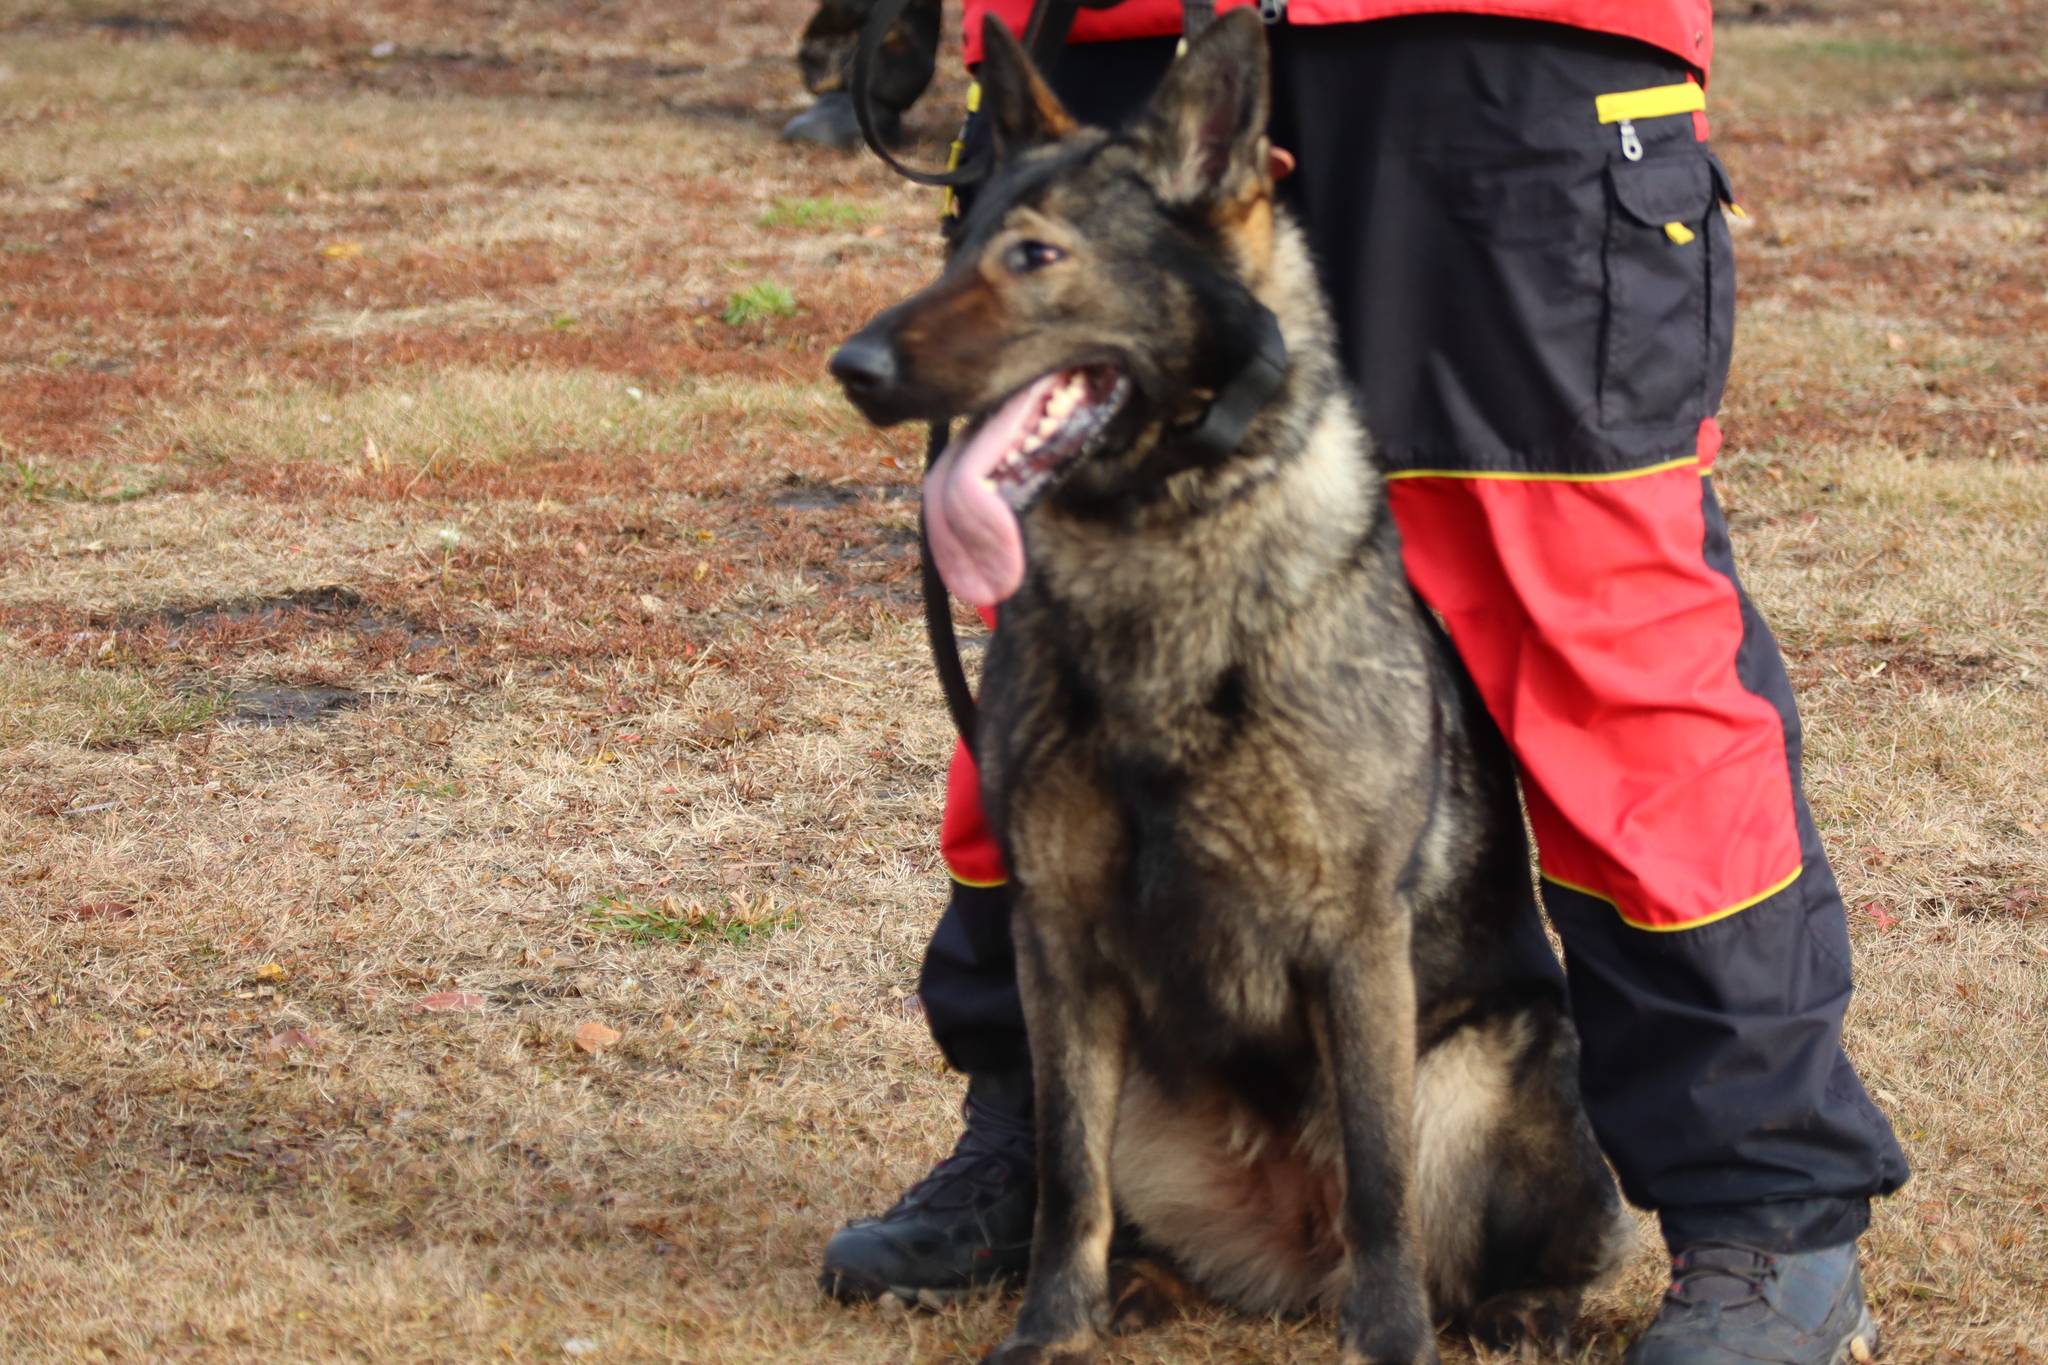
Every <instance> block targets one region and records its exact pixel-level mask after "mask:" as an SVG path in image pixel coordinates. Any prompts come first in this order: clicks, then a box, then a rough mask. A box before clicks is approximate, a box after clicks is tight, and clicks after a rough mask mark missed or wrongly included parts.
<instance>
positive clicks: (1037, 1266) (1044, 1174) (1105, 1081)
mask: <svg viewBox="0 0 2048 1365" xmlns="http://www.w3.org/2000/svg"><path fill="white" fill-rule="evenodd" d="M1032 900H1033V898H1032V897H1031V895H1030V893H1029V892H1028V891H1027V892H1026V894H1025V896H1024V898H1023V899H1022V900H1020V902H1019V905H1018V914H1017V918H1016V919H1015V921H1014V926H1015V932H1016V938H1017V968H1018V984H1019V985H1020V986H1021V987H1022V995H1023V1000H1024V1021H1025V1026H1026V1028H1028V1029H1029V1031H1030V1035H1031V1054H1032V1068H1033V1073H1034V1077H1035V1080H1036V1082H1037V1090H1038V1097H1037V1110H1038V1113H1037V1119H1038V1224H1037V1231H1036V1233H1035V1235H1034V1236H1033V1238H1032V1242H1031V1278H1030V1282H1029V1284H1028V1285H1027V1286H1026V1288H1025V1292H1024V1306H1023V1308H1022V1309H1021V1310H1020V1311H1019V1313H1018V1315H1017V1326H1016V1328H1015V1330H1014V1331H1012V1332H1011V1333H1010V1336H1009V1338H1008V1339H1007V1340H1005V1341H1004V1342H1003V1344H1002V1345H1000V1346H998V1347H997V1348H996V1349H995V1351H994V1353H993V1354H991V1355H990V1356H989V1357H988V1360H987V1361H986V1362H985V1365H1084V1362H1087V1361H1090V1360H1092V1359H1094V1357H1095V1354H1096V1352H1097V1350H1098V1349H1099V1347H1100V1345H1101V1342H1102V1340H1103V1338H1104V1337H1105V1336H1106V1335H1107V1334H1108V1331H1109V1326H1110V1298H1109V1239H1110V1235H1111V1233H1112V1232H1113V1231H1114V1230H1115V1224H1116V1211H1115V1208H1114V1206H1113V1205H1112V1202H1111V1198H1110V1183H1109V1150H1110V1141H1111V1137H1112V1135H1113V1134H1114V1132H1115V1129H1116V1110H1117V1098H1118V1094H1119V1092H1120V1091H1121V1090H1122V1088H1123V1066H1124V1043H1125V1035H1126V1030H1127V1027H1128V1024H1127V1016H1126V1013H1125V1005H1124V1000H1123V997H1122V995H1121V994H1119V993H1118V992H1117V991H1116V990H1114V989H1113V988H1109V987H1107V986H1106V985H1105V984H1104V982H1103V981H1102V979H1101V973H1100V971H1099V970H1093V968H1094V967H1095V965H1096V964H1095V962H1094V960H1093V957H1092V953H1093V948H1092V942H1093V940H1092V937H1091V936H1090V935H1089V934H1088V933H1086V932H1085V931H1076V930H1075V929H1074V927H1073V925H1072V924H1071V923H1067V924H1059V925H1055V926H1053V927H1052V929H1051V931H1048V926H1047V925H1046V924H1044V923H1043V922H1042V921H1041V919H1040V916H1039V914H1038V913H1035V911H1036V910H1037V909H1038V907H1035V906H1034V905H1033V904H1032Z"/></svg>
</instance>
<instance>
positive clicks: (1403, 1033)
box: [1325, 897, 1437, 1365]
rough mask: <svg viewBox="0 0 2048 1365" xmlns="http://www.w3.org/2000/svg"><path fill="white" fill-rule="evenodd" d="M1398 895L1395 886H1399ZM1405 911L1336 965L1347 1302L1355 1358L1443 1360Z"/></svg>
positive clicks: (1345, 1340) (1351, 1359) (1344, 1354)
mask: <svg viewBox="0 0 2048 1365" xmlns="http://www.w3.org/2000/svg"><path fill="white" fill-rule="evenodd" d="M1389 899H1390V900H1391V899H1393V898H1391V897H1390V898H1389ZM1408 924H1409V920H1408V917H1407V916H1406V915H1405V914H1401V915H1389V916H1387V917H1385V919H1383V920H1382V921H1381V923H1380V924H1378V925H1376V926H1374V928H1373V930H1370V931H1365V932H1362V933H1361V934H1360V936H1359V940H1358V941H1355V942H1353V943H1352V944H1351V945H1349V946H1348V949H1347V951H1345V952H1344V953H1343V954H1342V955H1341V956H1340V957H1339V958H1338V960H1337V961H1335V962H1333V963H1332V964H1331V966H1330V970H1329V975H1328V977H1327V979H1326V982H1325V990H1326V995H1325V1023H1326V1027H1327V1029H1328V1033H1327V1037H1326V1040H1325V1041H1326V1045H1327V1047H1328V1049H1329V1058H1330V1068H1331V1072H1332V1074H1333V1076H1334V1079H1335V1082H1336V1091H1337V1112H1338V1116H1339V1122H1340V1124H1341V1126H1342V1129H1343V1135H1344V1137H1343V1143H1344V1205H1343V1219H1342V1223H1343V1229H1344V1248H1345V1253H1346V1256H1345V1259H1346V1261H1347V1263H1348V1266H1349V1270H1350V1283H1349V1284H1348V1285H1347V1286H1346V1287H1345V1290H1344V1297H1343V1300H1342V1302H1341V1303H1340V1304H1339V1307H1338V1312H1337V1345H1338V1352H1339V1357H1338V1358H1339V1359H1340V1360H1341V1361H1342V1362H1343V1365H1425V1363H1426V1365H1435V1362H1436V1359H1437V1353H1436V1334H1435V1332H1434V1330H1433V1328H1432V1325H1431V1322H1430V1312H1429V1303H1428V1299H1427V1297H1426V1295H1425V1294H1424V1292H1423V1285H1422V1266H1421V1257H1420V1254H1419V1252H1420V1247H1419V1240H1420V1239H1419V1238H1418V1237H1417V1235H1416V1227H1415V1218H1414V1210H1413V1206H1412V1201H1411V1199H1410V1194H1411V1186H1412V1182H1413V1175H1414V1126H1413V1114H1414V1092H1415V978H1414V976H1413V974H1412V973H1411V972H1410V970H1409V965H1408V960H1409V959H1408Z"/></svg>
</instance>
